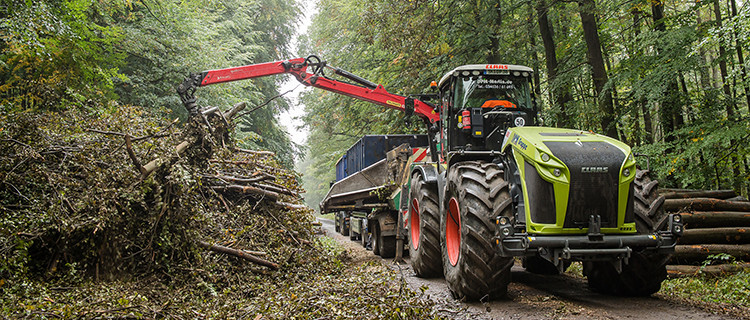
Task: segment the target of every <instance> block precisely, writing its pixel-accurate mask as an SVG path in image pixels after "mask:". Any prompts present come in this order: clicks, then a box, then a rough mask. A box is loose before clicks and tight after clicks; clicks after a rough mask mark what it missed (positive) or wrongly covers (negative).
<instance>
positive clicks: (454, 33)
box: [0, 0, 750, 207]
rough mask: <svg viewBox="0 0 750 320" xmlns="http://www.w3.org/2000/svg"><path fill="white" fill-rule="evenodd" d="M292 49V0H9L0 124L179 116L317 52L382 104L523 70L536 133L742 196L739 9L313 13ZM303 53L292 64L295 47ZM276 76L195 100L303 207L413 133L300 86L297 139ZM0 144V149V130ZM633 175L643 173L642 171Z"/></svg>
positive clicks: (499, 3) (511, 0) (418, 7)
mask: <svg viewBox="0 0 750 320" xmlns="http://www.w3.org/2000/svg"><path fill="white" fill-rule="evenodd" d="M316 6H317V13H316V14H315V15H314V16H313V19H312V25H311V27H310V28H309V30H308V32H307V33H306V34H302V35H300V36H299V38H298V39H297V40H298V41H299V46H298V48H292V47H291V45H290V44H291V43H292V40H293V37H295V31H296V29H297V28H298V24H299V21H300V20H301V17H302V16H303V15H304V14H305V12H304V11H303V5H302V3H298V2H295V1H281V0H247V1H241V0H221V1H218V0H212V1H203V0H201V1H196V0H185V1H166V0H122V1H102V0H70V1H63V0H44V1H24V0H3V1H2V2H1V3H0V56H1V59H0V117H7V116H9V115H15V114H19V113H39V114H55V113H59V112H62V111H65V110H72V109H76V110H80V111H82V112H85V113H89V114H107V113H113V112H116V111H115V110H117V109H118V108H122V107H123V106H127V105H136V106H141V107H143V108H145V109H147V110H150V111H152V112H154V113H155V114H157V115H159V116H161V117H163V118H164V119H168V120H171V119H174V118H180V119H182V120H184V119H186V118H187V114H186V112H185V110H184V109H183V108H182V105H181V103H180V101H179V97H178V96H177V94H176V93H175V87H176V85H177V84H178V83H179V82H181V81H182V79H183V78H184V77H185V76H186V75H187V74H188V73H190V72H196V71H201V70H207V69H216V68H225V67H230V66H239V65H247V64H253V63H260V62H268V61H275V60H283V59H288V58H293V57H304V56H307V55H309V54H316V55H318V56H320V57H321V58H323V59H325V60H328V61H329V63H330V64H331V65H335V66H337V67H341V68H343V69H346V70H348V71H351V72H353V73H355V74H357V75H360V76H362V77H364V78H366V79H369V80H371V81H373V82H377V83H381V84H383V85H384V86H385V87H386V88H387V89H388V90H389V91H391V92H396V93H402V94H409V93H420V92H425V91H427V90H428V88H427V85H428V84H429V83H430V81H432V80H437V79H439V77H440V76H442V75H443V74H444V73H445V72H447V71H449V70H451V69H452V68H454V67H456V66H459V65H463V64H470V63H507V64H521V65H527V66H530V67H533V68H534V69H535V70H537V73H536V74H535V77H536V79H535V82H536V84H537V85H536V87H535V88H536V91H537V95H538V96H539V97H540V98H541V99H540V101H541V106H540V107H541V114H540V115H541V118H542V121H543V124H544V125H545V126H556V127H566V128H577V129H582V130H591V131H594V132H598V133H603V134H606V135H609V136H612V137H615V138H618V139H620V140H623V141H625V142H627V143H628V144H630V145H631V146H634V147H635V149H636V151H637V152H639V153H642V154H645V155H648V157H649V160H650V161H649V165H650V167H651V170H652V172H654V173H655V175H656V176H657V177H658V178H659V179H660V180H661V182H662V183H661V186H662V187H665V186H668V187H677V188H697V189H735V190H736V191H738V193H741V194H743V195H745V196H747V195H748V189H749V188H750V174H749V172H750V171H749V170H750V146H749V145H748V143H747V141H748V138H750V127H749V126H750V125H749V123H750V121H748V115H749V114H750V95H748V92H750V78H749V77H748V72H749V71H750V70H748V69H750V62H748V58H750V57H748V52H749V51H750V7H749V6H748V5H747V3H744V2H741V1H737V0H715V1H658V0H651V1H644V0H635V1H632V0H631V1H624V0H607V1H593V0H580V1H577V2H576V1H551V0H535V1H516V0H493V1H485V0H476V1H453V0H438V1H422V0H408V1H407V0H403V1H402V0H389V1H385V0H368V1H364V0H319V1H317V3H316ZM294 51H297V52H294ZM285 80H287V79H286V77H267V78H263V79H256V80H251V81H241V82H235V83H228V84H222V85H217V86H210V87H206V88H201V89H200V90H199V91H198V93H197V95H198V97H199V104H200V105H202V106H208V105H211V106H218V107H221V108H222V109H225V108H229V107H230V106H231V105H233V104H235V103H238V102H242V101H246V102H248V103H249V104H250V105H251V106H254V105H261V104H263V103H265V102H267V101H269V100H270V103H268V105H267V106H265V107H263V108H260V109H258V110H257V111H254V112H252V113H249V114H247V115H245V116H244V117H243V118H242V119H241V121H240V122H239V124H238V129H239V130H238V133H236V134H235V137H234V138H235V139H236V141H238V143H239V145H240V146H242V147H245V148H250V149H265V150H271V151H274V152H276V154H277V157H278V158H279V160H280V161H281V162H282V163H284V164H285V165H286V166H288V167H292V166H294V164H295V162H296V167H297V169H298V170H299V171H300V172H302V173H303V180H304V184H305V187H306V189H307V194H306V200H307V203H308V204H309V205H310V206H311V207H317V203H318V202H319V201H320V199H321V198H322V196H323V195H324V194H325V193H326V192H327V191H328V185H329V182H330V181H331V180H333V177H334V164H335V162H336V161H337V160H338V158H339V157H340V156H341V155H342V154H343V152H344V151H345V150H346V149H347V148H348V147H349V146H351V145H352V144H353V143H354V142H355V141H356V140H357V139H359V137H361V136H362V135H364V134H397V133H422V132H424V128H423V127H422V126H421V125H420V124H419V123H417V124H412V125H410V126H407V125H406V124H405V122H404V121H403V120H404V119H403V114H402V113H400V112H398V111H394V110H385V109H384V108H382V107H380V106H375V105H371V104H368V103H365V102H360V101H357V100H354V99H350V98H346V97H343V96H339V95H336V94H333V93H328V92H324V91H320V90H307V91H305V92H304V93H303V95H302V98H301V103H302V104H303V105H304V108H305V113H304V116H303V119H302V120H303V121H304V126H305V127H306V128H307V130H309V133H310V135H309V137H308V139H307V142H306V143H305V144H304V145H296V144H294V143H293V142H292V141H291V139H290V138H289V135H288V133H287V132H285V130H284V129H283V127H282V126H281V125H280V124H279V121H278V120H277V116H278V115H279V114H280V113H283V112H286V111H287V110H288V109H289V108H290V103H291V102H290V100H289V99H288V98H285V97H281V98H277V99H273V98H274V97H276V96H277V95H279V94H280V93H281V92H280V89H279V84H280V83H282V82H283V81H285ZM0 138H12V137H3V132H2V128H0ZM641 163H642V165H645V161H642V162H641Z"/></svg>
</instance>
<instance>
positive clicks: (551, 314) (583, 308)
mask: <svg viewBox="0 0 750 320" xmlns="http://www.w3.org/2000/svg"><path fill="white" fill-rule="evenodd" d="M318 220H319V221H320V222H321V223H322V226H323V230H325V234H326V236H328V237H331V238H333V239H336V240H337V241H338V242H339V243H341V244H342V245H343V246H344V247H345V248H346V249H347V250H348V251H349V254H350V255H351V257H352V259H353V260H354V261H355V262H360V261H361V262H365V261H370V260H379V261H382V262H383V264H384V265H386V266H387V267H389V268H391V269H392V270H394V272H396V273H397V274H400V276H401V279H402V280H403V281H406V283H407V285H408V286H409V287H410V288H411V289H412V290H414V291H416V292H420V291H421V292H423V294H424V297H425V298H428V299H430V300H432V301H433V302H434V303H435V304H436V305H435V307H434V308H435V310H436V311H437V312H438V313H439V314H441V315H443V316H447V317H450V318H454V319H498V320H500V319H646V320H670V319H675V320H692V319H701V320H715V319H736V318H735V317H731V316H729V315H717V314H711V313H708V312H706V311H703V310H701V309H697V308H694V307H691V306H688V305H684V304H680V303H676V302H672V301H669V300H666V299H664V298H662V297H660V295H661V293H657V294H655V295H653V296H651V297H616V296H607V295H602V294H598V293H594V292H592V291H590V290H589V289H588V286H587V284H586V280H585V279H583V278H579V277H576V276H572V275H569V274H563V275H558V276H549V275H537V274H532V273H529V272H526V271H524V269H523V268H522V267H521V266H520V263H516V265H514V266H513V268H512V269H511V272H512V275H511V283H510V285H509V286H508V296H507V297H506V298H505V299H501V300H496V301H490V302H472V303H465V302H460V301H457V300H455V299H453V297H452V296H451V294H450V292H449V291H448V286H447V284H446V283H445V280H444V279H442V278H433V279H423V278H419V277H417V276H416V275H415V274H414V271H413V270H412V268H411V266H409V257H405V258H404V259H405V263H402V264H397V263H395V262H394V260H393V259H381V258H380V257H377V256H375V255H373V253H372V251H369V250H367V249H365V248H363V247H362V246H361V245H360V244H359V242H353V241H350V240H349V237H345V236H342V235H340V234H339V233H337V232H335V231H334V226H333V221H332V220H328V219H321V218H319V219H318Z"/></svg>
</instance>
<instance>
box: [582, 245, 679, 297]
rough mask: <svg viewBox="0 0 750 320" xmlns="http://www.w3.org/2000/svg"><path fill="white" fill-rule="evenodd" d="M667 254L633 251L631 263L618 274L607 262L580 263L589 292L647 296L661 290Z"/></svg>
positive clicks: (665, 274)
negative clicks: (586, 279)
mask: <svg viewBox="0 0 750 320" xmlns="http://www.w3.org/2000/svg"><path fill="white" fill-rule="evenodd" d="M668 259H669V256H668V255H664V254H658V253H646V252H639V251H634V252H633V253H632V254H631V256H630V259H629V260H630V263H628V264H627V265H623V267H622V272H621V273H619V274H618V273H617V270H616V269H615V267H614V265H612V263H611V262H607V261H590V262H584V263H583V271H584V275H586V277H587V278H588V283H589V288H590V289H591V290H592V291H595V292H599V293H605V294H612V295H618V296H649V295H651V294H654V293H656V292H657V291H659V289H661V283H662V281H664V279H666V278H667V269H666V267H665V265H666V263H667V261H668Z"/></svg>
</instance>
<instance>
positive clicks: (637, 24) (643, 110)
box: [631, 7, 654, 143]
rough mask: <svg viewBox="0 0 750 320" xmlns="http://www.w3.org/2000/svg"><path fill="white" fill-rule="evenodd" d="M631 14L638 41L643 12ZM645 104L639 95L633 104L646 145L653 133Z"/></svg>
mask: <svg viewBox="0 0 750 320" xmlns="http://www.w3.org/2000/svg"><path fill="white" fill-rule="evenodd" d="M631 13H632V14H633V32H634V33H635V39H634V40H635V41H638V40H639V39H638V37H639V36H640V34H641V14H643V12H641V10H640V9H638V7H634V9H633V10H632V11H631ZM635 54H636V55H641V54H642V52H641V50H636V52H635ZM647 102H648V101H647V100H646V97H645V96H644V95H643V94H641V95H640V96H639V97H638V99H637V101H636V102H635V103H636V105H637V106H638V107H639V108H640V111H641V116H642V117H643V128H644V131H645V132H646V134H645V136H646V137H645V138H646V143H652V142H654V132H653V124H652V123H651V110H649V108H648V105H647Z"/></svg>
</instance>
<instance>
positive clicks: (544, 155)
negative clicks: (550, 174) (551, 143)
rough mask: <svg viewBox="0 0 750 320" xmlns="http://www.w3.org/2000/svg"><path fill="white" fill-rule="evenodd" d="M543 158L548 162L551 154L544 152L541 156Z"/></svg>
mask: <svg viewBox="0 0 750 320" xmlns="http://www.w3.org/2000/svg"><path fill="white" fill-rule="evenodd" d="M541 158H542V161H544V162H547V161H549V155H548V154H546V153H542V156H541Z"/></svg>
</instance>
